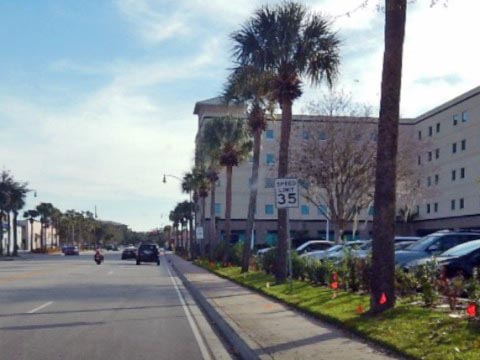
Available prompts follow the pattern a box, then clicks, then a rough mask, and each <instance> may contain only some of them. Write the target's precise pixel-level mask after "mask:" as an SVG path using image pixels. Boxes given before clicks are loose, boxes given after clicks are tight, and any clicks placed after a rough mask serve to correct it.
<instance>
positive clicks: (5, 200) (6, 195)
mask: <svg viewBox="0 0 480 360" xmlns="http://www.w3.org/2000/svg"><path fill="white" fill-rule="evenodd" d="M14 184H15V180H14V179H13V177H12V176H11V175H10V172H8V171H5V170H3V171H2V173H1V174H0V255H3V231H4V225H3V218H4V216H6V217H7V221H8V229H10V220H9V214H8V213H9V206H10V200H11V190H12V188H13V186H14ZM9 231H10V230H9ZM9 248H10V246H8V249H7V251H8V252H9V251H10V250H9Z"/></svg>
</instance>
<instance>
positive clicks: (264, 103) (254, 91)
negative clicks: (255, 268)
mask: <svg viewBox="0 0 480 360" xmlns="http://www.w3.org/2000/svg"><path fill="white" fill-rule="evenodd" d="M271 79H272V77H271V75H270V74H269V73H258V72H257V71H256V70H255V68H253V67H251V66H241V67H237V68H236V69H234V71H233V72H232V73H231V74H230V76H229V78H228V83H227V86H226V89H225V94H224V98H225V99H226V100H227V101H238V102H246V103H248V104H249V107H248V110H247V117H248V127H249V131H250V134H251V135H252V136H253V164H252V177H251V185H250V196H249V202H248V215H247V227H246V240H245V242H244V244H243V255H242V272H247V271H248V265H249V262H250V247H251V241H250V237H251V236H252V233H253V225H254V217H255V209H256V207H257V194H258V169H259V167H260V148H261V141H262V133H263V131H265V129H266V128H267V118H266V112H267V110H268V111H269V112H270V114H273V111H274V103H273V102H272V101H271V98H270V96H269V95H270V90H269V87H268V85H269V83H270V81H271Z"/></svg>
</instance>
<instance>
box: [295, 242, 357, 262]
mask: <svg viewBox="0 0 480 360" xmlns="http://www.w3.org/2000/svg"><path fill="white" fill-rule="evenodd" d="M365 244H366V241H349V242H346V243H344V244H337V245H333V246H332V247H330V248H328V249H326V250H318V251H312V252H309V253H304V254H302V255H300V257H311V258H314V259H317V260H323V259H327V258H329V259H338V258H341V257H342V256H343V253H342V252H343V251H344V250H358V249H360V247H361V246H363V245H365Z"/></svg>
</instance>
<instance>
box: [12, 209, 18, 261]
mask: <svg viewBox="0 0 480 360" xmlns="http://www.w3.org/2000/svg"><path fill="white" fill-rule="evenodd" d="M17 216H18V213H17V212H16V211H14V212H13V254H12V255H13V256H17V255H18V236H17V235H18V234H17Z"/></svg>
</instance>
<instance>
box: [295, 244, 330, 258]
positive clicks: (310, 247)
mask: <svg viewBox="0 0 480 360" xmlns="http://www.w3.org/2000/svg"><path fill="white" fill-rule="evenodd" d="M333 245H335V243H334V242H333V241H327V240H310V241H307V242H305V243H303V244H302V245H300V246H299V247H297V249H296V251H297V254H298V255H302V254H305V253H309V252H313V251H323V250H327V249H330V248H331V247H332V246H333Z"/></svg>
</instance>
